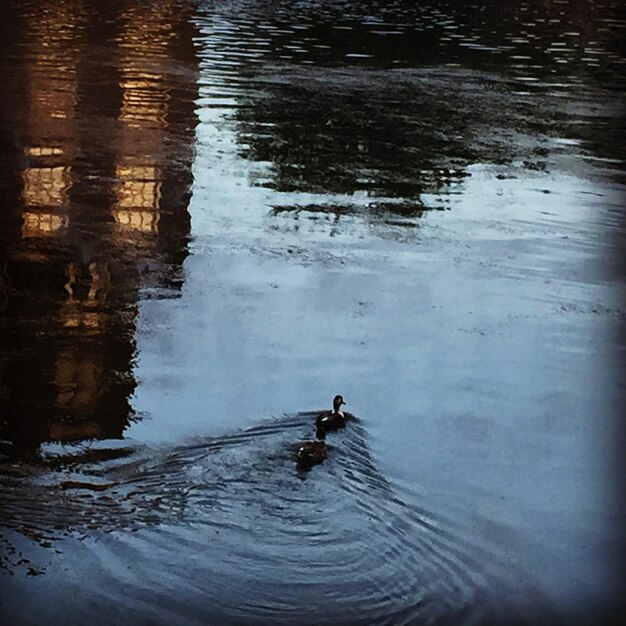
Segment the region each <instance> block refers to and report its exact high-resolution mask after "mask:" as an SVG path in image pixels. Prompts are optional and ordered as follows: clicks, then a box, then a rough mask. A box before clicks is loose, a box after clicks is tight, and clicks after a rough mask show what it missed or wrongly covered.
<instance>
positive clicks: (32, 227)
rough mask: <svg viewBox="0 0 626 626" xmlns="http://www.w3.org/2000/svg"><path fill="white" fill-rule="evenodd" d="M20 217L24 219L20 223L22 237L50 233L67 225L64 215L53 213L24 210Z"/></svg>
mask: <svg viewBox="0 0 626 626" xmlns="http://www.w3.org/2000/svg"><path fill="white" fill-rule="evenodd" d="M22 218H23V220H24V222H23V223H22V237H40V236H42V235H51V234H53V233H55V232H57V231H59V230H61V229H62V228H63V227H65V226H66V225H67V218H66V217H65V216H64V215H55V214H54V213H35V212H34V211H24V212H23V213H22Z"/></svg>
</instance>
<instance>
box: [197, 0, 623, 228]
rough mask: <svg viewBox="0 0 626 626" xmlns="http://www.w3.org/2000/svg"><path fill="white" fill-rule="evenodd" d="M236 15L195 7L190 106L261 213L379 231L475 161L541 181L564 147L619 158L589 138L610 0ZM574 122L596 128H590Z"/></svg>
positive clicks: (612, 70) (262, 8) (444, 190)
mask: <svg viewBox="0 0 626 626" xmlns="http://www.w3.org/2000/svg"><path fill="white" fill-rule="evenodd" d="M237 6H238V7H240V5H239V4H238V5H237ZM244 6H245V7H246V11H245V12H242V11H240V10H239V9H237V10H234V9H233V8H232V7H230V6H229V5H224V6H220V7H214V6H213V5H212V4H211V5H201V7H200V11H199V15H198V17H197V18H196V19H197V22H198V25H199V30H200V32H201V49H200V51H199V54H200V57H201V59H202V62H203V66H204V70H205V71H204V72H203V77H202V85H203V92H202V95H203V96H204V97H203V99H202V104H203V112H204V113H205V115H206V116H207V119H208V111H210V110H211V109H213V110H215V111H220V113H221V119H222V120H225V121H228V122H232V123H233V125H232V128H233V129H235V130H234V132H235V133H236V137H237V144H238V147H237V154H238V156H239V158H240V159H243V160H244V161H245V162H247V163H248V164H250V163H253V164H254V165H255V166H256V167H250V166H249V165H247V167H248V169H249V182H250V184H252V185H253V186H257V187H261V188H263V189H267V190H270V191H271V194H270V195H271V200H270V206H271V209H272V211H271V213H270V215H272V216H285V215H287V214H291V215H294V216H298V217H302V216H306V217H309V218H310V219H315V220H319V219H324V218H325V217H327V216H328V215H333V216H334V217H335V218H337V219H339V218H340V217H341V216H344V215H353V216H356V217H359V218H361V219H363V220H365V221H368V222H373V223H375V224H378V225H383V228H380V232H381V233H386V232H388V229H386V228H384V227H385V226H393V225H400V226H404V227H406V226H415V225H417V224H418V219H419V217H421V216H423V215H425V214H427V213H426V212H427V211H429V210H432V209H445V208H448V207H447V203H446V198H447V197H449V196H451V195H453V194H455V193H457V189H458V187H459V185H460V184H461V183H462V182H463V180H464V179H465V178H466V177H467V176H469V175H470V174H469V171H468V168H469V167H470V166H472V165H473V164H475V163H491V164H496V165H501V166H512V167H513V168H518V169H521V170H526V171H532V172H546V173H549V172H550V169H551V168H558V167H561V166H562V164H561V163H560V161H561V160H562V159H561V157H562V156H563V153H564V152H566V150H564V146H563V143H562V138H564V137H577V138H580V139H579V140H577V141H579V143H577V144H576V145H575V146H574V145H572V146H570V148H569V151H570V153H572V152H574V153H576V155H577V156H578V155H580V154H581V153H584V152H585V151H587V150H588V151H590V152H592V153H596V154H597V155H598V158H599V160H600V161H602V163H603V164H605V165H608V161H609V160H610V159H620V160H623V158H624V151H623V148H622V145H621V143H620V142H616V141H605V142H602V141H598V140H597V137H598V132H600V133H601V134H602V136H606V137H607V138H608V136H609V135H610V133H611V132H612V120H614V119H615V118H619V116H620V110H621V104H620V96H619V93H618V92H619V84H620V76H621V71H622V66H623V56H624V55H623V52H624V49H623V45H622V44H621V43H620V38H619V33H620V32H621V31H622V30H623V28H624V26H625V24H626V23H625V22H624V20H623V19H622V16H621V15H620V12H619V6H618V3H616V2H614V1H612V0H607V1H606V2H603V3H600V4H599V5H598V4H594V5H593V6H591V5H589V4H588V3H586V2H577V3H567V4H566V3H562V2H542V1H529V2H523V1H521V2H516V3H507V5H506V6H500V5H496V4H494V3H490V2H478V3H474V4H472V5H467V4H466V3H460V2H455V1H447V2H443V3H437V4H436V6H433V5H430V4H428V3H427V4H424V3H419V4H418V5H416V4H415V3H410V2H403V1H398V2H391V3H385V4H384V6H383V5H377V4H374V5H372V4H371V3H369V2H338V3H330V4H329V3H322V2H315V1H314V2H307V3H305V4H303V3H297V2H281V3H279V4H278V5H276V4H275V3H271V4H267V3H244ZM598 59H601V72H597V71H596V70H597V69H598V68H597V60H598ZM598 81H604V83H603V85H604V87H605V88H606V89H607V94H606V99H605V101H604V102H603V105H602V106H601V107H599V106H598V105H597V103H593V104H592V102H591V101H592V99H593V96H591V94H590V89H596V88H597V83H598ZM590 84H591V85H593V86H592V87H589V85H590ZM581 113H583V114H584V115H586V116H591V117H593V118H594V119H595V120H596V121H598V120H602V123H601V124H596V125H594V126H593V128H594V133H593V134H589V132H588V131H589V130H590V129H591V128H592V126H591V125H589V124H585V123H581V120H580V114H581ZM598 126H599V127H600V128H598ZM555 139H556V140H557V141H554V140H555ZM565 166H566V167H567V164H566V165H565ZM607 169H611V166H610V165H608V167H607ZM504 175H506V176H511V175H514V173H512V172H507V173H506V174H504ZM329 196H334V197H329ZM284 225H285V224H282V223H281V222H280V220H277V222H276V224H274V225H273V226H272V227H276V228H281V227H282V226H284ZM290 225H291V227H294V225H295V227H296V228H297V223H296V222H295V221H292V222H291V223H290ZM383 236H384V235H383Z"/></svg>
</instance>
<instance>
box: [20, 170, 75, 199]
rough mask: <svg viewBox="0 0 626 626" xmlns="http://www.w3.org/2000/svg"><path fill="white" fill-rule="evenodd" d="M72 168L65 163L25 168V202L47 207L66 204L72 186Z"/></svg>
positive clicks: (23, 197) (23, 195) (23, 175)
mask: <svg viewBox="0 0 626 626" xmlns="http://www.w3.org/2000/svg"><path fill="white" fill-rule="evenodd" d="M70 170H71V168H70V167H69V166H64V165H58V166H56V167H29V168H28V169H25V170H24V171H23V172H22V179H23V181H24V188H23V190H22V199H23V200H24V204H26V205H28V206H45V207H49V206H61V205H62V204H65V203H66V202H67V200H68V195H67V192H68V190H69V188H70V186H71V176H70Z"/></svg>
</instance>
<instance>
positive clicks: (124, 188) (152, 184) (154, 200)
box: [111, 157, 161, 233]
mask: <svg viewBox="0 0 626 626" xmlns="http://www.w3.org/2000/svg"><path fill="white" fill-rule="evenodd" d="M133 161H136V162H133ZM115 172H116V175H117V178H118V180H119V183H118V184H117V187H116V192H115V193H116V196H117V202H116V204H115V206H114V207H113V209H112V211H111V212H112V214H113V217H114V218H115V221H116V222H117V224H118V225H119V226H121V227H122V228H124V229H129V230H137V231H142V232H148V233H157V232H158V223H159V206H160V202H161V182H160V180H159V177H160V169H159V168H158V167H156V166H155V165H152V164H146V163H142V162H141V161H140V160H139V159H133V158H132V157H126V159H124V161H123V162H122V163H120V164H118V165H117V166H116V168H115Z"/></svg>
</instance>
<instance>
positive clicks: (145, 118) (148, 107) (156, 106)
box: [120, 65, 168, 128]
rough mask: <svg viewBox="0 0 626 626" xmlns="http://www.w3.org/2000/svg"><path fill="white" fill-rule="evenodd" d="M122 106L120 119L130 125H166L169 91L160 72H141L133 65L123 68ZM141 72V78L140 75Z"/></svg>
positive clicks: (121, 82)
mask: <svg viewBox="0 0 626 626" xmlns="http://www.w3.org/2000/svg"><path fill="white" fill-rule="evenodd" d="M122 73H123V76H124V78H123V79H122V80H121V81H120V87H121V88H122V107H121V109H120V119H121V120H122V121H123V122H125V123H126V124H127V125H128V126H132V127H136V128H137V127H142V126H143V125H144V124H145V123H146V122H148V123H155V124H158V125H160V126H164V125H165V117H166V114H167V109H168V106H167V105H168V96H167V92H166V91H165V89H164V88H163V86H162V84H161V77H160V76H159V75H158V74H149V75H146V74H145V73H142V72H140V70H138V69H135V68H133V67H132V65H131V67H125V68H124V69H123V70H122ZM139 74H141V78H139V77H138V75H139Z"/></svg>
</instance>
